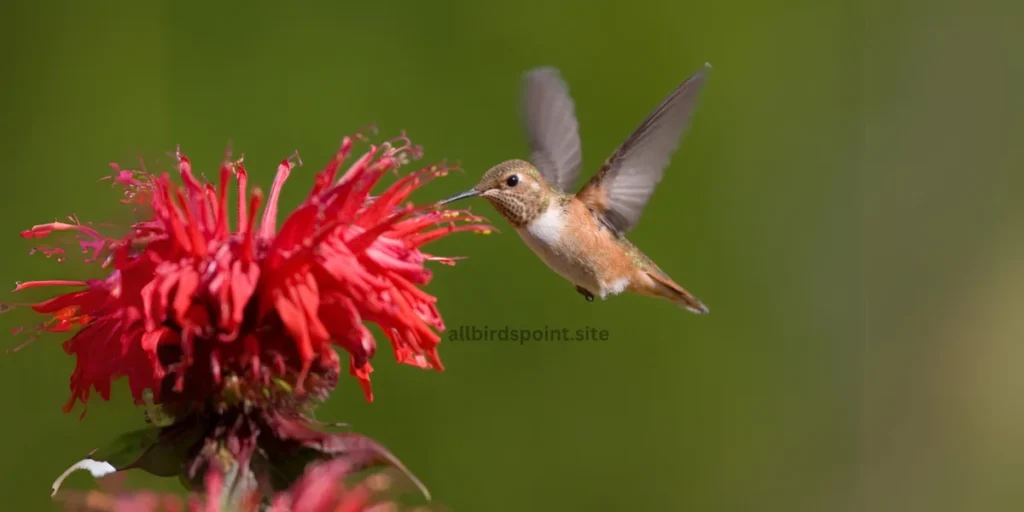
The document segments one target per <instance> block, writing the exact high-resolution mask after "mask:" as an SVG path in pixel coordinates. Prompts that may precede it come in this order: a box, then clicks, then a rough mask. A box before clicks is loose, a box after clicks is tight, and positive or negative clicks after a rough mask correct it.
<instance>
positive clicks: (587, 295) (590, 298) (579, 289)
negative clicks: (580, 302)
mask: <svg viewBox="0 0 1024 512" xmlns="http://www.w3.org/2000/svg"><path fill="white" fill-rule="evenodd" d="M576 291H577V292H579V293H580V295H582V296H583V297H584V298H586V299H587V302H594V294H593V293H590V292H589V291H587V289H586V288H584V287H582V286H577V287H576Z"/></svg>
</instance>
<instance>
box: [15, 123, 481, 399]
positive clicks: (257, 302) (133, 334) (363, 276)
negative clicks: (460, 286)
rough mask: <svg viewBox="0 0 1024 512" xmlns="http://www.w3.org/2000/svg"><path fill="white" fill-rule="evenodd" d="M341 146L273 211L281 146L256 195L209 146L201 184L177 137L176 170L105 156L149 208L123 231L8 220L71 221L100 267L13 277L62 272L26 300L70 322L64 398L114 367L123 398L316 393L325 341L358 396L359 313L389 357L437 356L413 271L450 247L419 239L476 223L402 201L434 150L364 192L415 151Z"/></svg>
mask: <svg viewBox="0 0 1024 512" xmlns="http://www.w3.org/2000/svg"><path fill="white" fill-rule="evenodd" d="M352 147H353V140H352V139H351V138H345V139H344V141H343V142H342V145H341V149H340V150H339V151H338V153H337V154H336V155H335V158H334V159H333V160H332V161H331V162H330V163H329V164H328V165H327V166H326V167H325V168H324V169H323V170H322V171H320V172H319V173H318V174H317V175H316V178H315V182H314V184H313V187H312V190H311V191H310V193H309V195H308V196H307V197H306V199H305V201H303V202H302V204H301V205H300V206H299V207H298V208H297V209H296V210H295V211H293V212H292V213H291V214H290V215H288V216H287V217H285V218H284V220H283V222H281V224H280V226H279V225H278V216H279V215H278V198H279V197H280V193H281V189H282V187H283V186H284V184H285V181H286V180H287V179H288V178H289V175H290V174H291V173H292V172H293V170H294V169H295V167H296V165H297V164H299V163H300V162H299V161H298V157H297V156H294V157H292V158H289V159H287V160H285V161H283V162H281V164H280V165H279V166H278V170H277V175H276V177H275V179H274V182H273V185H272V187H271V189H270V194H269V196H268V197H264V195H263V194H262V193H261V192H260V190H259V189H256V190H254V191H252V192H251V193H250V192H249V189H248V185H247V174H246V171H245V168H244V166H243V165H242V162H241V161H236V162H225V163H224V164H223V165H222V166H221V168H220V173H219V182H218V183H217V184H216V185H214V184H211V183H207V182H205V181H204V180H202V179H200V178H199V177H197V176H196V175H195V174H194V173H193V170H192V163H191V162H190V161H189V159H188V158H187V157H185V156H184V155H182V154H181V153H180V152H179V153H177V154H176V158H177V172H178V174H179V175H180V178H181V182H182V186H178V185H175V184H174V183H172V181H171V178H170V177H169V176H168V175H167V174H163V175H159V176H157V175H153V174H150V173H148V172H146V171H144V170H141V171H131V170H122V169H120V168H119V167H117V166H116V165H113V167H114V169H115V171H116V175H115V176H114V177H113V178H114V183H115V184H118V185H121V186H123V187H124V188H125V199H124V200H123V202H125V203H131V204H137V205H141V206H142V207H145V208H147V209H148V210H150V212H149V215H148V218H146V219H145V220H142V221H139V222H137V223H135V224H133V225H131V226H130V228H129V230H128V233H127V234H126V235H124V236H121V237H112V236H108V235H105V234H103V233H101V232H100V231H99V230H97V229H94V228H93V227H90V226H89V225H84V224H81V223H79V222H77V220H76V219H72V222H52V223H49V224H41V225H38V226H35V227H33V228H31V229H29V230H26V231H24V232H23V233H22V236H23V237H25V238H44V237H49V236H55V235H58V234H60V233H73V234H75V235H76V236H77V241H78V245H79V247H80V248H81V249H82V250H83V251H84V252H85V253H86V254H87V255H88V260H89V261H94V262H98V263H100V264H101V265H102V267H103V268H104V269H105V270H106V271H107V274H106V277H103V278H99V279H93V280H87V281H67V280H59V281H35V282H28V283H23V284H19V285H18V287H17V289H18V290H22V289H27V288H34V287H40V286H55V287H58V286H59V287H68V286H70V287H73V288H75V290H74V291H71V292H69V293H65V294H62V295H58V296H56V297H54V298H52V299H49V300H46V301H44V302H40V303H36V304H33V305H32V308H33V309H34V310H35V311H37V312H39V313H42V314H45V315H49V320H47V321H45V322H43V323H42V324H40V325H39V326H38V328H37V330H42V331H66V330H70V329H73V328H80V329H79V330H78V331H77V332H76V333H75V334H74V335H73V336H72V337H71V339H69V340H68V341H66V342H65V343H64V349H65V351H66V352H67V353H69V354H73V355H75V356H76V358H77V365H76V367H75V371H74V374H73V375H72V376H71V397H70V399H69V400H68V402H67V404H66V406H65V411H70V410H71V408H72V407H73V406H74V404H75V402H76V401H77V402H81V403H83V404H86V403H87V401H88V399H89V397H90V393H91V390H92V389H96V390H97V391H98V392H99V393H100V395H101V396H102V397H103V399H105V400H106V399H109V396H110V387H111V382H112V381H113V380H114V379H116V378H119V377H122V376H124V377H127V379H128V383H129V386H130V389H131V392H132V395H133V397H134V398H135V400H136V402H142V400H143V394H144V392H146V391H147V390H151V391H152V393H153V401H154V402H155V403H157V404H163V405H166V406H170V410H172V411H175V413H176V414H178V413H183V412H187V411H188V410H190V409H194V408H202V407H204V406H205V405H206V404H208V403H210V402H213V403H215V404H222V405H227V406H230V405H232V404H238V403H245V404H251V403H257V404H264V403H269V402H275V401H283V402H290V401H294V400H295V397H303V396H304V397H309V396H313V397H319V398H323V397H324V396H325V395H326V393H327V392H328V391H329V390H330V389H331V388H333V386H334V384H335V383H336V381H337V376H338V373H339V370H340V361H339V357H338V354H337V352H335V351H334V349H333V347H334V346H339V347H341V348H343V349H345V351H347V352H348V355H349V370H350V372H351V373H352V374H353V375H354V376H355V377H356V378H357V379H358V380H359V382H360V383H361V385H362V387H363V390H364V393H365V395H366V398H367V400H372V399H373V394H372V392H371V389H370V372H371V371H372V367H371V366H370V362H369V360H370V359H371V358H372V357H373V355H374V353H375V351H376V344H375V342H374V339H373V337H372V335H371V334H370V332H369V331H368V330H367V328H366V326H365V325H364V324H365V323H367V322H368V323H375V324H377V325H378V326H380V328H381V330H382V331H383V332H384V333H385V335H386V336H387V337H388V338H389V339H390V341H391V344H392V346H393V347H394V352H395V356H396V358H397V359H398V361H399V362H401V363H405V364H411V365H414V366H418V367H421V368H432V369H437V370H441V369H443V367H442V365H441V361H440V359H439V357H438V354H437V344H438V342H439V341H440V337H439V335H438V334H437V331H443V330H444V324H443V321H442V319H441V315H440V314H439V312H438V310H437V308H436V307H435V301H436V299H435V298H434V297H432V296H431V295H429V294H427V293H426V292H424V291H423V290H422V289H421V288H420V287H421V286H423V285H425V284H427V283H428V282H429V281H430V279H431V272H430V271H429V270H428V269H427V268H426V267H425V264H426V262H428V261H431V260H433V261H439V262H442V263H449V264H450V263H452V260H451V259H447V258H438V257H434V256H431V255H428V254H426V253H424V252H422V248H423V246H424V245H426V244H428V243H430V242H431V241H434V240H437V239H439V238H442V237H444V236H446V235H448V234H451V233H453V232H456V231H474V232H478V233H488V232H489V231H490V229H491V228H490V227H489V226H487V225H485V224H483V223H482V222H481V221H482V219H479V218H477V217H473V216H471V215H469V214H468V213H467V212H464V211H439V210H436V209H432V208H430V207H429V206H428V207H415V206H413V205H411V204H404V203H405V202H406V200H407V198H408V197H409V195H410V194H411V193H412V192H413V191H415V190H416V189H417V188H419V187H420V186H422V185H423V184H424V183H426V182H428V181H430V180H431V179H432V178H434V177H437V176H441V175H443V174H445V173H446V172H447V170H448V169H447V168H446V167H444V166H431V167H427V168H424V169H421V170H419V171H416V172H412V173H410V174H407V175H405V176H402V177H400V178H399V179H397V180H396V181H395V182H394V183H393V184H392V185H391V186H390V187H388V188H387V189H386V190H385V191H384V192H383V193H381V194H380V195H379V196H371V195H370V190H371V188H372V187H373V186H374V185H375V184H376V183H377V182H378V181H379V180H380V179H381V178H382V177H383V176H384V175H385V174H386V173H389V172H391V171H395V170H397V169H398V168H400V167H401V166H403V165H405V164H406V163H408V161H409V160H411V159H414V158H417V157H418V156H419V154H418V148H415V147H413V146H412V145H411V143H409V141H408V139H406V138H404V137H402V138H401V139H398V140H397V141H393V142H391V143H385V144H383V145H381V146H380V147H373V146H371V147H370V149H369V151H368V152H367V153H365V154H363V155H362V156H360V157H359V158H357V159H355V161H354V162H352V163H351V165H350V166H349V167H348V170H347V171H345V172H344V173H343V174H342V175H341V176H340V178H339V177H337V174H338V171H339V169H340V167H341V164H342V163H343V162H344V161H345V160H346V159H347V158H348V157H349V155H350V153H351V152H352ZM232 180H234V182H235V184H234V185H232ZM231 189H235V190H236V194H237V198H236V199H235V200H234V202H235V203H236V205H237V206H236V211H235V212H231V211H230V209H229V199H228V196H229V195H230V191H231ZM261 206H262V214H261V215H257V213H258V212H259V210H260V208H261ZM42 249H43V250H45V251H47V252H48V253H49V254H52V253H53V252H54V251H57V250H59V249H54V248H52V247H43V248H42ZM83 414H84V412H83Z"/></svg>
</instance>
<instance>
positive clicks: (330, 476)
mask: <svg viewBox="0 0 1024 512" xmlns="http://www.w3.org/2000/svg"><path fill="white" fill-rule="evenodd" d="M356 473H358V467H356V466H354V465H353V464H352V463H351V462H350V461H348V460H346V459H344V458H337V459H333V460H329V461H324V462H320V463H316V464H312V465H310V466H309V467H308V468H307V469H306V471H305V473H304V474H303V475H302V476H301V477H300V478H299V479H298V480H297V481H296V482H295V484H294V485H292V486H291V488H289V489H288V490H286V491H283V492H280V493H277V494H276V495H274V496H273V497H272V498H271V499H269V500H265V499H263V498H262V497H261V496H260V495H259V493H258V492H253V491H251V490H243V491H242V492H237V491H238V489H235V488H233V486H232V485H231V483H232V482H231V476H230V474H225V473H224V472H221V471H210V472H208V473H207V474H206V477H205V482H204V485H203V488H204V492H203V494H193V495H191V496H189V498H188V500H182V499H181V498H180V497H178V496H177V495H173V494H161V493H156V492H151V491H142V492H134V493H133V492H120V493H111V492H101V491H92V492H66V493H62V495H61V499H62V500H63V502H64V509H65V510H67V511H69V512H71V511H74V512H258V511H262V510H266V511H267V512H398V511H399V510H416V511H417V512H427V511H429V510H430V509H428V508H427V507H422V506H421V507H416V508H415V509H411V508H404V507H400V506H399V505H398V503H396V500H395V498H397V497H398V495H399V494H400V493H401V492H402V491H403V489H402V487H401V485H400V483H401V481H402V477H401V475H395V474H393V473H392V472H388V471H381V472H377V473H374V474H371V475H368V476H366V477H365V478H362V479H359V478H353V476H354V475H355V474H356Z"/></svg>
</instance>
